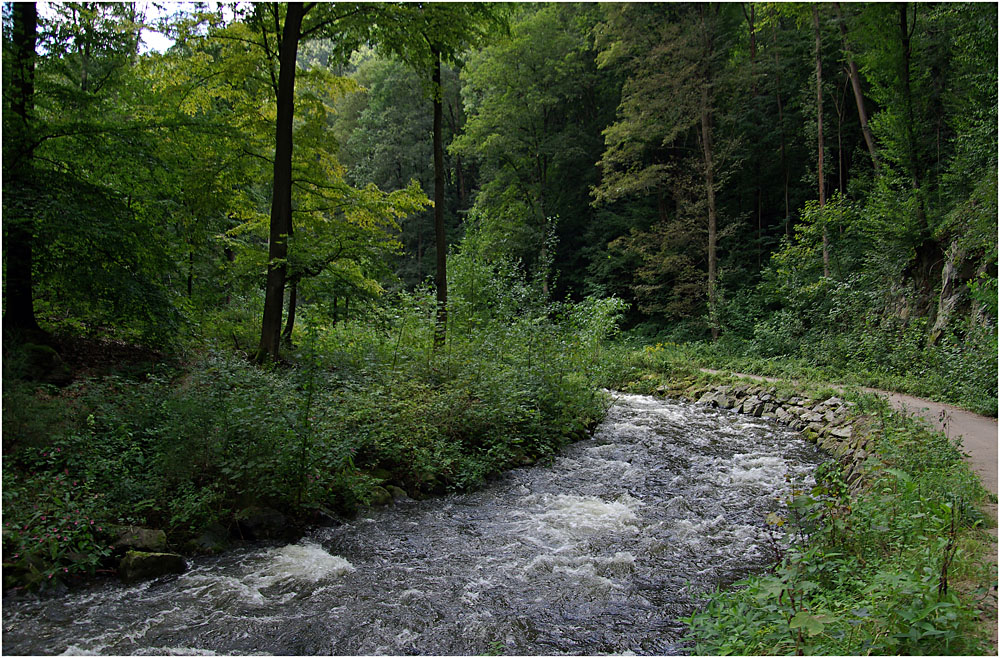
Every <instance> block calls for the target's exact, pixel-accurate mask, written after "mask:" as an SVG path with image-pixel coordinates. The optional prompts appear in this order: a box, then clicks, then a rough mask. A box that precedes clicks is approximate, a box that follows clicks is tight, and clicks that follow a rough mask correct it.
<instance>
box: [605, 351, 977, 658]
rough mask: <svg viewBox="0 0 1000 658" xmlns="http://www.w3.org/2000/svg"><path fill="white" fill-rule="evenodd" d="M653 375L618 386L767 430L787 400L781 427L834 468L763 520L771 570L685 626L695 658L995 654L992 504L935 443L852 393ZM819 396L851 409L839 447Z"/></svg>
mask: <svg viewBox="0 0 1000 658" xmlns="http://www.w3.org/2000/svg"><path fill="white" fill-rule="evenodd" d="M651 370H653V369H649V370H647V371H645V372H644V373H642V374H640V372H641V369H636V368H633V369H632V371H631V373H630V374H629V377H628V381H624V382H622V387H623V388H624V389H625V390H631V391H635V392H645V393H652V394H656V395H661V396H666V397H679V398H683V399H688V400H691V401H698V400H702V401H703V403H705V404H719V405H720V406H725V407H729V408H732V409H735V410H737V411H739V412H741V413H751V414H757V413H759V414H761V415H763V414H765V413H767V414H768V415H771V416H773V417H775V419H776V420H779V422H780V418H779V417H780V416H781V415H782V411H779V409H783V410H784V411H785V413H787V407H788V405H789V403H791V406H792V407H795V408H799V409H802V411H801V412H800V413H787V415H786V416H785V420H786V421H787V422H788V423H796V424H801V423H803V422H805V423H806V425H807V426H806V427H804V428H803V429H804V431H805V432H806V435H807V436H812V437H813V438H815V439H817V440H818V441H821V442H822V443H820V445H822V446H824V448H825V449H826V450H827V451H828V453H829V454H831V456H833V457H835V458H837V459H836V462H834V463H836V466H828V467H824V468H823V469H820V471H819V472H818V473H817V480H818V485H817V487H816V488H815V489H813V490H812V491H810V492H802V494H801V495H799V496H796V497H793V498H792V499H791V501H790V503H789V504H790V511H789V514H788V515H787V516H784V517H781V518H777V517H773V518H771V519H770V522H771V523H773V524H775V525H780V526H782V527H783V528H786V529H788V530H789V533H788V535H787V536H788V537H789V538H790V541H789V543H788V544H787V545H786V546H785V548H784V557H783V559H781V560H780V561H779V563H778V564H776V565H775V567H774V569H773V570H772V571H771V572H770V573H768V574H765V575H762V576H758V577H752V578H749V579H747V580H746V581H743V582H741V583H738V584H736V585H735V586H734V588H732V589H728V590H725V591H719V592H716V593H715V594H714V595H713V596H712V597H710V599H709V600H708V601H707V603H706V608H705V610H704V612H702V613H699V614H697V615H694V616H692V617H691V618H690V619H689V623H690V624H691V630H692V637H693V639H694V641H695V643H696V647H695V653H698V654H718V653H738V654H760V653H763V654H773V653H779V654H780V653H794V652H797V651H805V652H806V653H820V654H843V655H853V654H858V653H882V652H885V653H943V654H954V653H966V652H968V653H973V654H978V653H983V654H987V655H989V654H990V652H991V651H992V652H993V653H995V647H996V625H995V617H996V566H995V565H996V562H995V555H996V541H995V527H996V522H995V517H993V518H990V516H989V509H988V507H987V508H985V509H984V507H983V505H987V506H988V505H989V504H990V501H991V500H992V501H993V502H994V503H995V500H996V499H995V497H993V498H991V497H990V492H987V491H986V490H985V489H984V488H983V486H982V484H981V483H980V481H979V479H978V478H977V477H976V476H975V474H974V473H973V472H972V471H971V470H970V468H969V465H968V464H967V463H966V462H965V461H964V460H963V453H961V452H960V451H959V450H958V449H957V448H956V447H955V445H954V443H953V442H952V441H950V440H949V438H948V437H947V436H945V434H944V433H942V432H938V431H934V430H933V429H932V428H930V427H928V426H927V425H926V424H925V423H923V422H922V421H919V420H916V419H914V418H912V417H910V416H909V415H907V414H905V413H902V412H899V411H896V410H895V409H893V408H892V407H891V406H890V404H889V402H887V401H886V400H885V399H883V398H880V397H878V396H877V395H875V394H871V393H866V392H864V391H850V390H848V391H844V390H843V389H840V390H837V389H834V388H831V387H829V386H816V385H805V386H803V385H802V384H801V383H795V384H793V383H790V382H784V381H775V382H759V381H753V380H749V379H746V378H738V377H730V376H728V375H723V374H721V373H705V372H699V371H697V369H692V368H690V367H689V366H688V367H682V368H678V369H676V370H670V371H668V372H651ZM765 397H767V398H770V399H769V400H767V401H765V400H763V398H765ZM831 398H834V401H840V398H842V399H843V400H842V401H843V402H845V403H846V404H848V405H851V404H852V405H853V407H850V409H851V413H850V417H849V419H847V420H844V421H843V422H842V423H841V425H840V426H841V427H843V426H844V425H847V426H850V427H851V433H850V436H849V437H837V436H836V435H835V434H834V432H836V431H837V429H838V428H837V425H835V424H833V423H831V422H830V420H831V419H828V418H826V417H824V416H825V412H826V411H829V409H827V410H824V409H822V408H818V407H819V405H824V404H827V403H828V402H829V401H830V399H831ZM803 401H806V402H809V403H811V404H808V405H804V404H801V402H803ZM762 403H763V404H762ZM768 405H770V407H769V406H768ZM809 407H811V408H809ZM821 412H823V413H821ZM804 415H805V416H807V417H806V418H803V417H802V416H804ZM817 416H819V418H817ZM831 416H832V417H833V416H836V413H834V414H831ZM810 423H811V424H813V426H812V427H811V428H810V427H808V425H809V424H810ZM838 433H840V434H847V432H844V431H840V432H838ZM824 434H825V435H826V436H825V437H824ZM859 451H860V452H859ZM859 454H860V455H861V456H862V458H861V459H860V460H859V458H858V455H859ZM859 471H860V473H861V475H860V476H859V475H858V473H859ZM994 509H995V508H994ZM984 526H992V529H993V533H994V534H990V533H987V532H985V531H984V530H983V527H984Z"/></svg>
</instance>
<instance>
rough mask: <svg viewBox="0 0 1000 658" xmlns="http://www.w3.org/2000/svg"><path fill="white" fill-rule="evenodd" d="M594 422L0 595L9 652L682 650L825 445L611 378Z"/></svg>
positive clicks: (764, 545)
mask: <svg viewBox="0 0 1000 658" xmlns="http://www.w3.org/2000/svg"><path fill="white" fill-rule="evenodd" d="M615 396H616V398H617V403H616V405H615V406H614V407H613V408H612V409H611V411H610V413H609V414H608V418H607V419H606V420H605V422H604V423H603V424H602V425H601V426H600V427H599V428H598V430H597V431H596V432H595V434H594V436H593V437H592V438H591V439H588V440H586V441H581V442H579V443H576V444H574V445H572V446H570V447H568V448H566V449H565V450H564V451H562V452H561V453H560V455H558V456H557V457H556V458H555V460H554V462H553V463H552V464H551V465H547V466H535V467H531V468H523V469H517V470H514V471H511V472H509V473H507V474H505V475H504V476H503V477H501V478H500V479H498V480H497V481H496V482H494V483H492V484H490V485H489V486H488V487H486V488H485V489H483V490H481V491H478V492H475V493H471V494H456V495H450V496H447V497H444V498H439V499H434V500H427V501H422V502H417V501H409V500H404V501H400V502H398V503H397V504H396V505H395V506H393V507H389V508H382V509H373V510H370V511H368V512H366V513H364V514H362V515H361V516H359V517H358V518H357V519H355V520H353V521H351V522H349V523H346V524H344V525H341V526H338V527H333V528H319V529H316V530H314V531H312V532H311V533H309V535H308V536H307V537H306V538H305V539H304V540H303V541H301V542H300V543H298V544H292V545H286V546H279V545H274V544H268V545H260V544H258V545H254V546H248V547H243V548H239V549H236V550H233V551H230V552H229V553H226V554H224V555H221V556H218V557H212V558H196V559H193V560H190V561H189V564H190V565H191V569H190V570H189V571H188V572H187V573H185V574H183V575H181V576H171V577H166V578H161V579H158V580H155V581H151V582H146V583H141V584H138V585H122V584H118V583H103V584H99V585H96V586H93V587H90V588H87V589H85V590H81V591H74V592H71V593H69V594H67V595H63V596H59V597H50V598H44V597H43V598H34V597H28V596H25V597H20V598H12V597H5V599H4V602H3V650H4V653H5V654H8V655H12V654H62V653H69V654H118V655H122V654H176V655H219V654H242V655H247V654H275V655H308V654H325V655H331V654H334V655H378V654H394V655H401V654H437V655H441V654H460V655H477V654H484V653H507V654H518V655H540V654H542V655H550V654H590V655H593V654H604V653H618V654H622V653H634V654H679V653H683V652H684V650H685V644H684V638H683V625H682V624H681V623H680V622H678V618H679V617H681V616H684V615H687V614H690V613H691V612H692V611H694V610H695V609H696V608H697V606H698V603H699V600H698V594H700V593H703V592H705V591H708V590H710V589H712V588H713V587H715V586H717V585H725V584H728V583H730V582H732V581H734V580H736V579H739V578H741V577H743V576H745V575H746V574H748V573H750V572H753V571H755V570H760V569H763V568H765V567H766V566H767V565H768V564H769V561H770V560H772V559H773V552H772V550H771V548H770V546H771V544H770V538H769V533H768V530H767V526H766V524H765V523H764V517H765V516H766V514H767V513H768V512H769V511H772V510H774V509H777V507H778V506H779V505H780V502H779V501H780V500H781V499H782V498H783V497H784V496H786V495H787V494H788V493H789V490H790V487H791V486H793V484H794V483H795V482H799V483H804V484H808V482H810V475H809V474H810V472H811V471H812V469H813V467H814V466H815V464H816V463H818V462H819V461H820V459H821V455H820V453H818V452H817V451H816V449H815V448H814V447H813V446H811V445H809V444H807V443H806V442H805V441H803V440H802V439H801V437H799V435H798V434H796V433H795V432H792V431H790V430H788V429H787V428H784V427H782V426H780V425H777V424H775V423H772V422H770V421H767V420H764V419H756V418H749V417H746V416H740V415H737V414H735V413H733V412H730V411H725V410H716V409H708V408H705V407H699V406H695V405H691V404H686V403H677V402H670V401H662V400H656V399H654V398H650V397H645V396H636V395H621V394H615Z"/></svg>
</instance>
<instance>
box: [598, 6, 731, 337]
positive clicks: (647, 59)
mask: <svg viewBox="0 0 1000 658" xmlns="http://www.w3.org/2000/svg"><path fill="white" fill-rule="evenodd" d="M730 13H731V12H730V10H729V9H728V8H727V7H724V6H722V5H706V4H695V5H672V6H669V7H668V8H664V7H663V6H659V5H648V6H624V5H622V6H616V7H614V8H612V9H609V17H608V21H607V22H606V23H605V25H604V27H603V28H602V30H601V34H600V35H599V43H600V44H601V46H602V52H601V54H600V55H599V59H598V61H599V63H600V64H601V65H604V66H608V65H611V64H617V65H618V66H622V67H623V68H624V69H625V71H626V72H627V74H628V79H627V81H626V83H625V87H624V89H623V90H622V102H621V105H620V106H619V109H618V120H617V121H616V122H615V123H614V124H612V125H611V126H609V127H608V128H607V129H606V130H605V133H604V135H605V144H606V148H605V151H604V155H603V157H602V158H601V163H600V164H601V167H602V171H603V176H602V180H601V183H600V185H599V186H597V187H596V188H595V189H594V199H595V203H597V204H602V203H610V202H614V201H616V200H618V199H621V198H624V197H628V196H634V195H643V196H645V195H655V196H656V197H657V199H658V211H659V221H660V222H666V221H667V207H666V196H667V195H668V194H670V192H671V190H679V189H681V188H680V186H677V185H675V184H673V183H672V181H675V180H679V179H680V178H681V176H683V169H684V168H685V167H690V166H695V167H697V170H698V171H700V173H701V176H702V186H701V187H702V189H703V190H704V193H703V196H702V199H701V200H702V204H701V205H700V212H702V213H704V214H703V215H702V216H703V217H705V219H706V221H705V226H706V229H707V230H706V233H707V244H706V247H705V255H706V261H707V268H706V269H707V276H706V283H705V287H704V290H705V293H706V294H705V297H707V307H708V325H709V327H710V329H711V331H712V335H713V336H717V335H718V325H717V321H716V319H717V317H718V309H717V308H716V305H717V297H716V285H717V282H716V276H717V272H716V266H717V265H716V263H717V260H716V259H717V255H716V241H717V221H718V208H717V204H716V193H717V188H718V184H719V179H718V176H717V172H718V169H719V159H720V157H719V156H720V154H719V149H718V148H717V146H718V145H717V144H716V140H715V139H714V131H713V124H714V120H715V112H716V108H717V102H718V101H717V98H718V95H719V94H720V91H721V89H722V88H723V87H724V86H725V85H726V80H725V78H724V77H723V76H721V75H720V74H721V72H722V71H723V70H724V68H723V67H724V65H723V62H724V58H723V55H724V53H726V52H727V46H726V44H725V39H727V38H728V35H729V31H728V23H729V22H731V16H730ZM695 163H697V164H695ZM673 200H674V202H675V205H676V208H677V213H678V214H680V213H681V212H691V211H692V210H695V208H694V207H692V206H689V205H688V204H687V203H685V202H684V200H683V196H681V195H678V194H677V193H676V192H675V193H674V196H673ZM695 211H696V212H697V210H695Z"/></svg>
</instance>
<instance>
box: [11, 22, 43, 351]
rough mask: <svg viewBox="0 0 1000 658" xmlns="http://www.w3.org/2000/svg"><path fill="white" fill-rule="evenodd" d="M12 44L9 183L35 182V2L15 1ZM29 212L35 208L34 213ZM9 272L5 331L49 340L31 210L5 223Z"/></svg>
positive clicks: (25, 336)
mask: <svg viewBox="0 0 1000 658" xmlns="http://www.w3.org/2000/svg"><path fill="white" fill-rule="evenodd" d="M11 9H12V14H13V16H12V18H13V30H12V42H13V45H14V58H13V59H14V61H13V66H12V71H11V87H12V88H13V96H14V98H13V102H12V109H13V111H14V114H15V115H16V116H17V122H16V126H17V130H16V133H15V134H14V135H13V136H12V137H13V139H12V141H13V142H14V145H15V148H14V152H13V154H10V152H9V151H8V149H7V148H4V155H5V156H7V157H8V158H9V157H10V155H13V161H12V162H4V165H7V166H5V167H4V177H5V178H7V180H6V181H5V182H6V183H12V184H13V185H15V186H25V187H27V186H30V185H31V184H32V183H33V181H32V178H33V176H32V164H33V161H34V146H33V141H32V135H31V128H32V114H34V107H35V57H36V55H35V43H36V41H37V39H38V10H37V7H36V6H35V3H34V2H15V3H12V7H11ZM29 212H30V211H29ZM5 228H6V229H7V230H6V234H7V235H6V238H7V239H6V240H5V244H4V251H5V252H6V253H5V254H4V255H5V256H6V260H7V263H6V268H5V269H6V272H5V274H6V276H5V280H4V290H3V295H4V317H3V324H4V331H5V332H7V333H8V334H20V335H21V337H23V338H25V339H26V340H37V339H44V338H46V337H47V334H45V332H43V331H42V329H41V327H39V326H38V321H37V320H36V318H35V300H34V277H33V274H32V271H33V269H34V264H35V259H34V253H33V251H32V246H33V243H34V239H35V238H34V233H35V221H34V217H32V216H31V215H30V214H28V213H26V214H25V216H23V217H17V218H16V219H15V218H9V219H8V222H6V226H5Z"/></svg>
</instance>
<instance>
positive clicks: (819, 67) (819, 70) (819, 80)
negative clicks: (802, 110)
mask: <svg viewBox="0 0 1000 658" xmlns="http://www.w3.org/2000/svg"><path fill="white" fill-rule="evenodd" d="M812 17H813V35H814V38H815V39H816V51H815V52H816V139H817V142H818V144H817V149H816V179H817V181H818V182H819V207H820V208H821V209H822V208H823V206H824V205H826V179H825V177H824V176H823V150H824V146H825V145H824V143H823V39H822V33H821V32H820V29H819V5H813V7H812ZM823 276H825V277H829V276H830V237H829V236H828V235H827V230H826V227H824V228H823Z"/></svg>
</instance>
